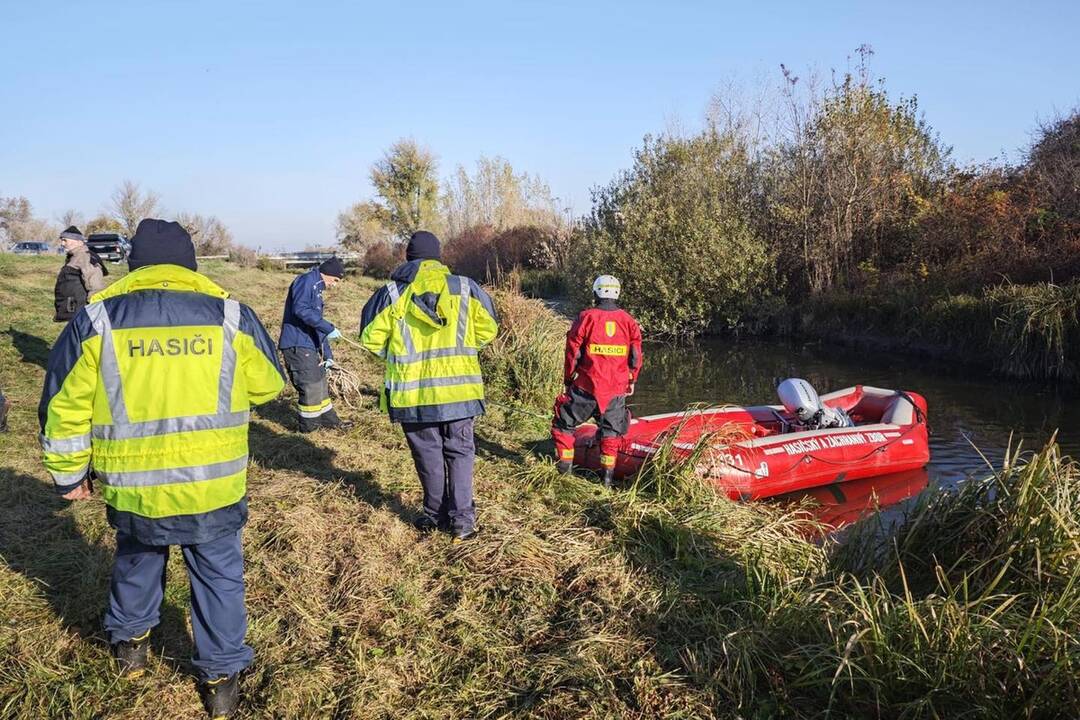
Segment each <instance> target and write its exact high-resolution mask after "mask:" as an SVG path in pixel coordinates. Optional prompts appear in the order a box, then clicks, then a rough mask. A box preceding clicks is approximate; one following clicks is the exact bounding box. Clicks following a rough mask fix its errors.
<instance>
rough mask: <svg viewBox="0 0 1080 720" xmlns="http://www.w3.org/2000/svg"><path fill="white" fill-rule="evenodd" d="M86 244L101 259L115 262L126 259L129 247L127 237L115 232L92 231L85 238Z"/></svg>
mask: <svg viewBox="0 0 1080 720" xmlns="http://www.w3.org/2000/svg"><path fill="white" fill-rule="evenodd" d="M86 246H87V247H88V248H90V249H91V250H92V251H93V252H95V253H97V256H98V257H99V258H101V259H102V260H110V261H112V262H117V263H118V262H123V261H124V260H126V259H127V256H128V250H130V249H131V245H129V244H128V241H127V238H126V237H124V236H123V235H117V234H116V233H94V234H93V235H91V236H90V237H88V238H86Z"/></svg>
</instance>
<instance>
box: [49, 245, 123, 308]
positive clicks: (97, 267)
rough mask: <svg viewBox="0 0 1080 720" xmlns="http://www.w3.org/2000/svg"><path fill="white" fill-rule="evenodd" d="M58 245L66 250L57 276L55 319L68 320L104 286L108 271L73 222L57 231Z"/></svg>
mask: <svg viewBox="0 0 1080 720" xmlns="http://www.w3.org/2000/svg"><path fill="white" fill-rule="evenodd" d="M60 246H61V247H62V248H63V249H64V250H65V251H67V256H66V257H65V259H64V266H63V267H62V268H60V272H59V274H57V276H56V288H55V290H54V296H55V298H56V315H55V316H54V317H53V320H54V321H55V322H67V321H69V320H71V318H73V317H75V314H76V313H77V312H79V311H80V310H82V309H83V307H85V306H86V303H87V302H88V300H89V298H90V296H91V295H93V294H94V293H96V292H99V291H101V290H104V289H105V276H106V275H108V274H109V271H108V270H106V269H105V264H104V263H103V262H101V258H99V257H98V256H97V254H96V253H94V252H92V251H91V250H90V249H89V248H88V247H87V246H86V238H85V237H83V234H82V233H81V232H80V231H79V228H77V227H75V226H74V225H72V226H70V227H69V228H68V229H67V230H65V231H64V232H62V233H60Z"/></svg>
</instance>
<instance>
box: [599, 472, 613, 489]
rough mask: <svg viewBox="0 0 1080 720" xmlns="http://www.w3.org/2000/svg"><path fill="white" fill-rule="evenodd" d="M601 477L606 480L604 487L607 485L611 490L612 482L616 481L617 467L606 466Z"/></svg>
mask: <svg viewBox="0 0 1080 720" xmlns="http://www.w3.org/2000/svg"><path fill="white" fill-rule="evenodd" d="M601 477H602V478H603V480H604V487H606V488H607V489H608V490H610V489H611V485H612V483H614V482H615V469H614V468H605V469H604V474H603V475H602V476H601Z"/></svg>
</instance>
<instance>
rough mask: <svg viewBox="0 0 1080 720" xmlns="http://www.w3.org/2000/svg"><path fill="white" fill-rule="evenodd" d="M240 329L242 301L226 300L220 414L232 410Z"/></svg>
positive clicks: (219, 392) (220, 380) (219, 394)
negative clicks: (237, 334)
mask: <svg viewBox="0 0 1080 720" xmlns="http://www.w3.org/2000/svg"><path fill="white" fill-rule="evenodd" d="M239 330H240V303H238V302H236V301H235V300H229V299H226V300H225V317H224V320H223V322H222V325H221V331H222V338H221V339H222V350H221V376H220V377H219V378H218V403H217V411H218V414H225V413H228V412H229V411H230V410H232V390H233V379H234V378H235V377H236V348H235V347H233V340H235V339H236V333H237V332H239Z"/></svg>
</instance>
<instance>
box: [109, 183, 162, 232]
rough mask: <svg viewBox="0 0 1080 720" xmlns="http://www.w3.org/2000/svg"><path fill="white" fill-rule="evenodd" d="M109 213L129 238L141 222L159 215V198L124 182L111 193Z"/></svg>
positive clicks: (136, 184)
mask: <svg viewBox="0 0 1080 720" xmlns="http://www.w3.org/2000/svg"><path fill="white" fill-rule="evenodd" d="M109 212H110V214H111V215H112V216H113V218H115V219H116V221H117V222H118V223H119V224H120V225H121V226H122V227H123V228H124V233H125V234H126V235H127V236H128V237H131V236H132V235H134V234H135V230H136V228H138V227H139V222H140V221H141V220H143V219H145V218H148V217H153V216H154V215H159V214H161V212H162V207H161V198H160V197H158V195H157V193H155V192H152V191H150V190H147V191H146V192H143V191H142V189H141V188H140V187H139V184H138V183H136V182H132V181H131V180H125V181H124V182H123V183H121V184H120V187H118V188H116V190H114V191H113V194H112V204H111V205H110V207H109Z"/></svg>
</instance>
